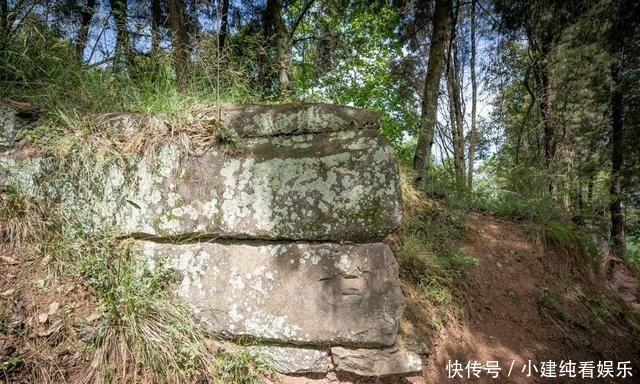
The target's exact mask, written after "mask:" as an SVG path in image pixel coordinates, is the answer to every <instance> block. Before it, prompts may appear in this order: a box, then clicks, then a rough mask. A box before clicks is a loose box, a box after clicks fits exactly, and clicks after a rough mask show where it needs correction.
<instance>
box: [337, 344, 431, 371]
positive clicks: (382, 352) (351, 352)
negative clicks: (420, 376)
mask: <svg viewBox="0 0 640 384" xmlns="http://www.w3.org/2000/svg"><path fill="white" fill-rule="evenodd" d="M331 357H332V359H333V364H334V366H335V370H336V371H337V372H348V373H353V374H356V375H359V376H374V377H384V376H404V375H411V374H415V373H418V372H421V371H422V359H420V356H418V355H417V354H416V353H413V352H408V351H404V350H401V349H398V348H386V349H348V348H342V347H334V348H331Z"/></svg>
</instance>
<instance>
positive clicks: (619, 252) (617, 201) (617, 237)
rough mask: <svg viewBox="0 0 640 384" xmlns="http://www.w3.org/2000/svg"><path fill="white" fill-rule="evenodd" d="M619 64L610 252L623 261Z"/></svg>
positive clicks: (615, 75) (614, 107) (615, 68)
mask: <svg viewBox="0 0 640 384" xmlns="http://www.w3.org/2000/svg"><path fill="white" fill-rule="evenodd" d="M620 72H621V70H620V64H619V62H618V63H614V64H612V68H611V80H612V83H613V84H612V88H613V89H612V90H611V188H610V193H611V202H610V204H609V210H610V212H611V251H612V253H613V255H614V256H615V257H618V258H620V259H624V257H625V254H626V244H625V239H624V213H623V212H622V176H621V174H620V171H621V169H622V164H623V149H622V137H623V129H624V126H623V121H622V113H623V112H622V108H623V107H622V87H621V82H622V81H621V80H622V79H621V73H620Z"/></svg>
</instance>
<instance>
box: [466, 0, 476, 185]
mask: <svg viewBox="0 0 640 384" xmlns="http://www.w3.org/2000/svg"><path fill="white" fill-rule="evenodd" d="M469 70H470V71H471V132H469V170H468V171H467V188H468V189H469V191H470V192H471V191H473V166H474V163H475V156H476V145H477V142H478V130H477V128H476V105H477V100H478V85H477V83H476V0H472V1H471V68H469Z"/></svg>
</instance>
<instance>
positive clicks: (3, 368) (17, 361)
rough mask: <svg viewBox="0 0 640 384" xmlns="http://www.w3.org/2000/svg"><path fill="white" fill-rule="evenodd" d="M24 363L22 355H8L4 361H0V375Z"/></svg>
mask: <svg viewBox="0 0 640 384" xmlns="http://www.w3.org/2000/svg"><path fill="white" fill-rule="evenodd" d="M23 363H24V359H23V358H22V357H10V358H9V359H7V360H5V361H0V375H6V374H8V373H10V372H11V371H13V370H14V369H16V368H18V367H20V366H21V365H22V364H23Z"/></svg>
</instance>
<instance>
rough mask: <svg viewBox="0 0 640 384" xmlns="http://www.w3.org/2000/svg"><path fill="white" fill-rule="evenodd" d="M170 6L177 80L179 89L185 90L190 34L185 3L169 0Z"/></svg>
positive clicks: (170, 23)
mask: <svg viewBox="0 0 640 384" xmlns="http://www.w3.org/2000/svg"><path fill="white" fill-rule="evenodd" d="M168 6H169V25H170V27H171V44H172V45H173V62H174V69H175V72H176V82H177V84H178V89H180V90H185V89H186V87H187V84H188V77H189V74H188V69H189V68H188V67H189V34H188V33H187V24H186V19H185V14H184V3H183V1H182V0H169V2H168Z"/></svg>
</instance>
